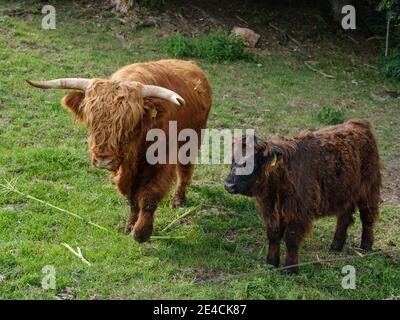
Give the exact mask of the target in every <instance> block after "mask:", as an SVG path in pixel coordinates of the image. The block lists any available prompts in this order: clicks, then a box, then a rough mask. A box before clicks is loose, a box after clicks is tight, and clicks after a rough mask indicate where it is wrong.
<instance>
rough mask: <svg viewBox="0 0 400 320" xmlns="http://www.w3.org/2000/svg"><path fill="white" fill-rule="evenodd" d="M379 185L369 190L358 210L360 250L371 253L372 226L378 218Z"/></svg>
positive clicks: (361, 200)
mask: <svg viewBox="0 0 400 320" xmlns="http://www.w3.org/2000/svg"><path fill="white" fill-rule="evenodd" d="M379 201H380V184H379V183H377V185H376V186H373V187H371V188H370V192H369V194H368V195H367V196H366V197H364V198H362V199H360V201H359V203H358V209H359V210H360V218H361V222H362V234H361V245H360V247H361V249H364V250H366V251H372V245H373V242H374V224H375V222H376V220H377V219H378V216H379Z"/></svg>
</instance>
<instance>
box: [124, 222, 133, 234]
mask: <svg viewBox="0 0 400 320" xmlns="http://www.w3.org/2000/svg"><path fill="white" fill-rule="evenodd" d="M132 229H133V224H132V223H127V224H126V225H125V229H124V233H125V234H126V235H128V234H130V233H131V232H132Z"/></svg>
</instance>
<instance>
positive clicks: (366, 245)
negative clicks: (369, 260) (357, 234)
mask: <svg viewBox="0 0 400 320" xmlns="http://www.w3.org/2000/svg"><path fill="white" fill-rule="evenodd" d="M360 248H361V249H363V250H364V251H368V252H371V251H373V250H372V244H369V243H361V245H360Z"/></svg>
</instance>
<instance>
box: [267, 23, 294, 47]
mask: <svg viewBox="0 0 400 320" xmlns="http://www.w3.org/2000/svg"><path fill="white" fill-rule="evenodd" d="M268 25H269V26H270V27H271V28H272V29H275V30H276V31H279V32H280V33H282V34H283V35H285V36H286V37H288V38H289V39H290V40H292V41H293V42H294V43H295V44H297V45H298V46H300V45H301V44H300V42H299V41H297V40H296V39H295V38H293V37H292V36H291V35H290V34H288V33H287V32H286V31H285V30H282V29H280V28H278V27H277V26H275V25H273V24H272V23H269V24H268Z"/></svg>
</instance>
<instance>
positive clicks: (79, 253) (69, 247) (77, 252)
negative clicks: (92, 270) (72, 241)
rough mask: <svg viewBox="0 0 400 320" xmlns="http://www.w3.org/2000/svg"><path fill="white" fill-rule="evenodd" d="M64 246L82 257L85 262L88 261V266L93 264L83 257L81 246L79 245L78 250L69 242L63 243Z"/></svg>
mask: <svg viewBox="0 0 400 320" xmlns="http://www.w3.org/2000/svg"><path fill="white" fill-rule="evenodd" d="M61 244H62V245H63V246H64V247H66V248H67V249H68V250H69V251H71V252H72V253H73V254H74V255H76V256H77V257H78V258H79V259H81V260H82V261H83V262H84V263H86V264H87V265H88V266H91V265H92V264H91V263H90V262H89V261H87V260H86V259H85V258H84V257H83V255H82V252H81V248H79V247H76V250H77V251H75V250H74V249H72V248H71V246H70V245H69V244H67V243H64V242H63V243H61Z"/></svg>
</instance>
